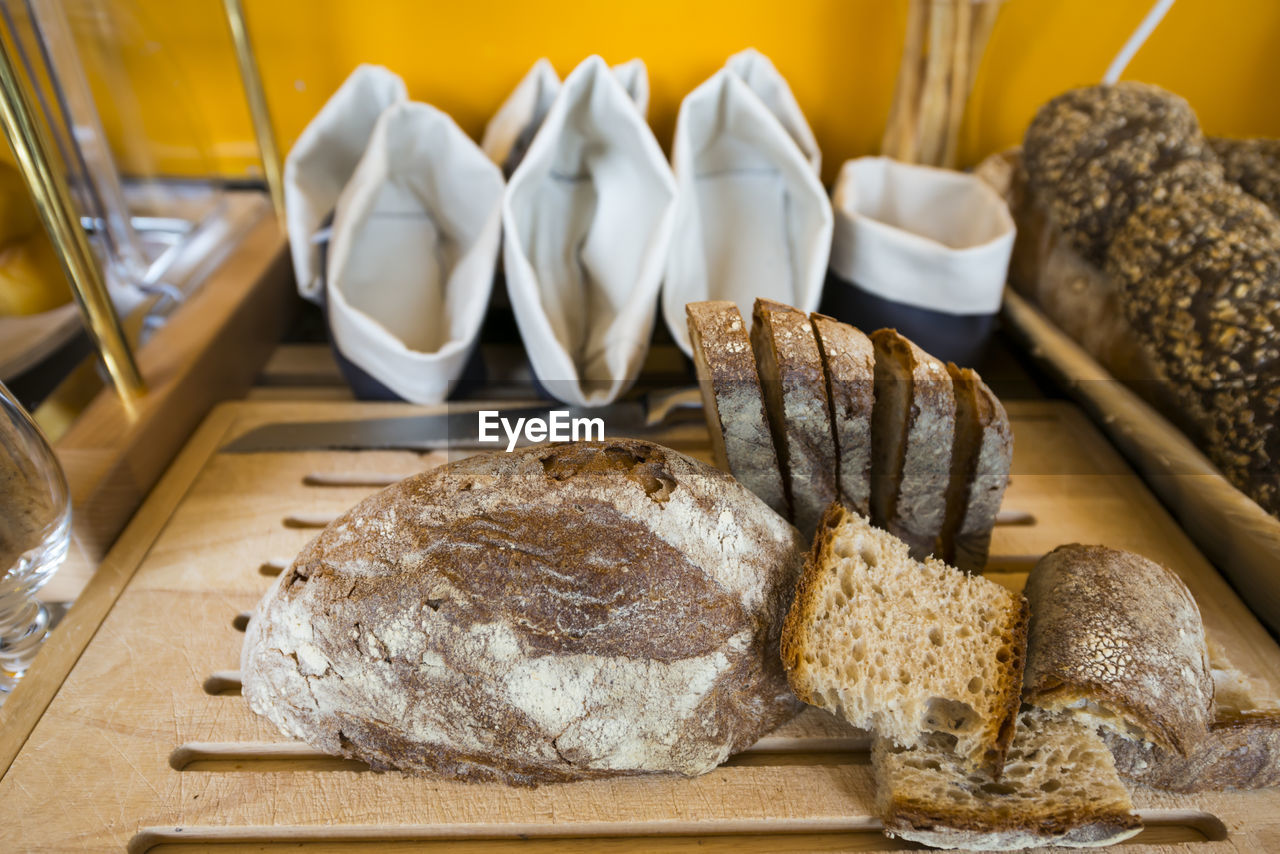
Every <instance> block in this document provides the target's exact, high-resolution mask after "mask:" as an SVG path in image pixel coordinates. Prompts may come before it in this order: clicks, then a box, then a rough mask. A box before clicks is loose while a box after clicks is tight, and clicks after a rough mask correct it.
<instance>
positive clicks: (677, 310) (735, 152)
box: [662, 68, 832, 353]
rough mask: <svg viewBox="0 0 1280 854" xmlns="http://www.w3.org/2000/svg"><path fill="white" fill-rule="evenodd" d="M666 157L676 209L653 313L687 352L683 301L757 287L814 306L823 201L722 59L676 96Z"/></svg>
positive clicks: (747, 311)
mask: <svg viewBox="0 0 1280 854" xmlns="http://www.w3.org/2000/svg"><path fill="white" fill-rule="evenodd" d="M672 159H673V161H674V164H675V175H676V187H677V195H676V216H675V229H674V233H673V236H672V244H671V251H670V253H669V256H668V261H667V271H666V283H665V285H664V286H663V292H662V308H663V316H664V318H665V320H666V323H667V326H668V328H669V329H670V330H671V334H672V337H673V338H675V340H676V343H677V344H678V345H679V346H680V348H681V349H682V350H684V352H685V353H690V352H691V348H690V344H689V333H688V329H687V326H686V320H685V310H684V307H685V304H686V303H689V302H696V301H700V300H707V299H726V300H732V301H733V302H735V303H737V304H738V307H739V309H740V310H741V311H742V313H743V316H744V317H750V316H751V306H752V303H753V302H754V301H755V299H756V298H757V297H768V298H771V299H776V300H778V301H780V302H783V303H786V304H788V305H794V306H797V307H799V308H802V309H804V310H805V311H812V310H815V309H816V308H817V307H818V303H819V301H820V300H821V297H822V286H823V282H824V280H825V277H826V271H827V258H828V255H829V253H830V250H831V233H832V213H831V202H830V200H829V199H828V198H827V193H826V191H825V190H824V189H823V187H822V185H821V184H820V183H819V181H818V178H817V176H816V174H815V173H814V171H813V170H812V168H811V166H810V163H809V161H808V160H807V159H806V157H805V156H804V154H803V153H802V152H801V150H800V149H799V147H798V146H797V145H796V144H795V142H794V141H793V140H792V138H791V136H790V135H789V134H788V133H787V131H786V129H785V128H784V127H783V125H782V123H781V122H779V121H778V119H777V117H776V116H775V115H774V114H773V113H772V112H771V111H770V110H769V108H768V106H767V105H766V104H765V103H764V102H763V101H762V100H761V99H760V98H759V97H758V96H757V95H756V93H755V92H754V91H753V90H752V89H751V88H750V87H749V86H748V85H747V84H746V83H745V82H744V81H743V80H742V79H741V78H740V77H739V76H738V75H736V74H734V73H733V72H732V71H730V70H729V69H728V68H725V69H722V70H721V71H719V72H717V73H716V74H715V75H714V76H712V77H711V79H710V80H708V81H706V82H705V83H703V84H702V85H701V86H699V87H698V88H697V89H695V90H694V91H693V92H691V93H690V94H689V95H688V96H687V97H686V98H685V99H684V102H683V103H682V104H681V105H680V113H679V116H678V118H677V121H676V135H675V144H674V146H673V153H672Z"/></svg>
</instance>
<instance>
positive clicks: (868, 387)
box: [809, 313, 875, 516]
mask: <svg viewBox="0 0 1280 854" xmlns="http://www.w3.org/2000/svg"><path fill="white" fill-rule="evenodd" d="M809 317H810V319H811V320H812V321H813V331H814V334H815V335H816V336H817V339H818V349H819V350H820V351H821V353H822V367H823V370H824V372H825V373H826V376H827V396H828V397H829V398H830V400H831V427H832V432H833V433H834V434H835V443H836V460H837V465H838V466H839V481H838V486H839V489H840V500H841V501H843V502H844V503H845V504H847V505H849V506H850V507H852V508H853V509H854V510H855V511H857V512H858V513H861V514H862V515H863V516H869V515H870V514H871V412H872V408H873V406H874V404H875V349H874V348H873V347H872V346H871V339H870V338H868V337H867V336H866V335H864V334H863V333H862V332H861V331H860V330H858V329H856V328H854V327H852V326H850V325H849V324H847V323H841V322H840V321H838V320H835V319H834V318H830V317H827V316H826V315H822V314H816V313H815V314H811V315H809Z"/></svg>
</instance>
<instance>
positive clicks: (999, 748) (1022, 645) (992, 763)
mask: <svg viewBox="0 0 1280 854" xmlns="http://www.w3.org/2000/svg"><path fill="white" fill-rule="evenodd" d="M852 512H854V511H852V510H850V509H849V508H848V507H846V506H845V505H843V504H841V503H840V502H839V501H836V502H832V504H831V506H830V507H828V508H827V512H826V513H825V514H823V517H822V522H821V523H820V524H819V525H818V530H817V533H815V534H814V538H813V545H812V546H811V547H810V548H809V554H808V557H807V558H806V559H805V563H804V569H803V570H802V571H801V573H800V580H799V581H798V582H797V583H796V590H795V597H794V598H793V599H792V602H791V607H790V610H789V611H788V612H787V618H786V620H785V621H784V622H783V624H782V641H781V645H780V651H781V659H782V666H783V668H784V669H785V670H786V673H787V681H788V683H789V684H790V685H791V690H792V691H794V692H795V695H796V696H797V697H799V698H800V699H801V700H803V701H804V702H806V703H812V702H813V701H814V699H815V698H814V696H813V695H812V694H810V693H809V692H808V690H807V688H806V686H804V685H798V684H797V683H796V681H795V680H794V679H793V677H792V674H795V673H798V672H800V670H801V667H802V664H803V661H804V652H805V651H804V647H803V640H802V639H803V635H804V631H803V627H804V626H805V625H808V624H810V623H812V622H813V621H814V620H815V618H816V616H817V613H818V611H819V610H820V609H821V608H822V606H823V603H822V601H821V595H822V588H823V576H824V567H826V566H827V565H828V564H829V563H830V561H831V560H832V559H833V555H834V554H835V535H836V531H837V530H838V529H839V527H840V523H841V521H842V520H843V518H844V516H845V514H846V513H852ZM1017 600H1018V615H1017V616H1016V617H1015V618H1014V620H1013V623H1012V625H1011V626H1010V627H1009V640H1008V645H1009V647H1010V649H1011V650H1012V654H1011V656H1010V659H1009V664H1008V667H1007V668H1006V670H1005V672H1006V673H1007V674H1008V682H1007V684H1005V685H1002V686H1001V687H1000V691H1001V693H1002V694H1003V695H1004V701H1003V702H1002V703H1001V707H1000V710H999V711H1000V715H999V718H998V719H997V720H995V721H991V722H989V723H988V724H987V730H988V732H989V733H990V734H991V748H990V749H989V750H988V751H987V754H986V756H985V757H984V760H985V762H986V765H987V767H988V769H989V770H990V771H991V772H992V773H993V774H994V775H995V776H996V777H999V776H1000V771H1001V769H1002V768H1003V767H1004V758H1005V754H1006V753H1007V752H1008V750H1009V744H1010V743H1011V742H1012V741H1013V736H1014V732H1015V729H1014V728H1015V726H1016V723H1017V715H1018V708H1019V705H1020V699H1019V698H1020V696H1021V693H1022V674H1023V668H1024V667H1025V664H1026V650H1027V626H1028V622H1029V620H1030V616H1031V611H1030V609H1029V607H1028V605H1027V600H1026V597H1023V596H1018V597H1017Z"/></svg>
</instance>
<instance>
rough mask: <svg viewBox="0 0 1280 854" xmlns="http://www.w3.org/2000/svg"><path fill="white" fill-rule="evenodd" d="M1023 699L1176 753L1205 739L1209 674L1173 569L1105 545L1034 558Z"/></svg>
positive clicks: (1195, 615) (1195, 618)
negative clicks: (1038, 559)
mask: <svg viewBox="0 0 1280 854" xmlns="http://www.w3.org/2000/svg"><path fill="white" fill-rule="evenodd" d="M1024 593H1025V595H1026V597H1027V599H1028V601H1029V602H1030V603H1031V613H1032V618H1031V626H1030V632H1029V636H1028V643H1027V667H1026V676H1025V687H1024V691H1023V701H1024V702H1027V703H1031V704H1033V705H1036V706H1039V707H1041V708H1045V709H1050V710H1054V711H1067V712H1070V713H1071V714H1073V715H1076V716H1078V717H1082V718H1084V719H1086V720H1089V721H1090V722H1091V723H1093V724H1095V725H1097V726H1101V727H1104V728H1106V729H1109V730H1111V731H1112V732H1115V733H1116V734H1118V735H1120V736H1122V737H1125V738H1129V739H1136V740H1142V741H1150V742H1152V743H1154V744H1156V745H1157V746H1159V747H1161V748H1163V749H1165V750H1169V751H1172V752H1175V753H1178V754H1180V755H1184V756H1185V755H1187V754H1188V753H1190V752H1191V751H1192V750H1194V749H1195V747H1196V746H1197V745H1198V744H1199V743H1200V742H1201V741H1203V740H1204V738H1205V736H1206V735H1207V733H1208V727H1209V723H1210V721H1211V720H1212V717H1213V679H1212V677H1211V675H1210V671H1209V654H1208V650H1207V648H1206V645H1205V637H1204V627H1203V625H1202V624H1201V621H1200V609H1199V608H1197V607H1196V603H1195V600H1194V599H1193V598H1192V597H1191V593H1190V591H1188V590H1187V587H1186V585H1185V584H1183V583H1182V580H1181V579H1180V578H1178V576H1177V575H1175V574H1174V573H1173V572H1171V571H1170V570H1168V569H1166V568H1165V567H1163V566H1160V565H1159V564H1157V563H1155V562H1153V561H1150V560H1147V559H1146V558H1144V557H1141V556H1140V555H1135V554H1132V553H1130V552H1122V551H1117V550H1115V549H1109V548H1105V547H1103V546H1082V545H1078V544H1072V545H1066V546H1059V547H1058V548H1057V549H1054V550H1053V551H1052V552H1050V553H1049V554H1047V555H1045V556H1044V557H1043V558H1041V559H1040V561H1039V562H1038V563H1037V564H1036V566H1035V568H1034V569H1033V570H1032V571H1031V574H1030V576H1029V577H1028V578H1027V585H1026V588H1025V590H1024Z"/></svg>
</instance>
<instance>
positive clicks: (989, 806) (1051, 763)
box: [871, 709, 1142, 851]
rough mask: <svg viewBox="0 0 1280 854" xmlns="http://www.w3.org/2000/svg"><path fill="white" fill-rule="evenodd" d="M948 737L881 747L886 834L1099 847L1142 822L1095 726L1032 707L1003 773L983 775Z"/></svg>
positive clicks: (876, 759)
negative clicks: (958, 754) (969, 765)
mask: <svg viewBox="0 0 1280 854" xmlns="http://www.w3.org/2000/svg"><path fill="white" fill-rule="evenodd" d="M940 740H941V739H939V737H937V736H934V737H931V739H930V741H929V743H927V744H925V745H923V746H921V747H917V748H914V749H903V748H900V747H897V746H895V745H894V744H892V743H891V742H889V741H888V740H887V739H879V740H877V741H876V744H875V746H874V747H873V748H872V754H871V761H872V765H873V768H874V772H875V777H876V807H877V810H878V812H879V813H880V818H881V820H883V822H884V832H885V833H886V834H888V835H889V836H898V837H901V838H903V839H909V840H912V841H913V842H923V843H924V844H926V845H932V846H934V847H936V848H967V849H973V850H978V851H1004V850H1010V849H1016V848H1033V847H1039V846H1042V845H1063V846H1067V847H1072V848H1092V847H1097V846H1102V845H1111V844H1113V843H1116V842H1119V841H1121V840H1123V839H1128V838H1129V837H1131V836H1133V835H1134V834H1136V833H1138V832H1139V831H1140V830H1142V820H1141V819H1140V818H1139V817H1138V815H1137V814H1136V813H1135V812H1134V810H1133V802H1132V801H1131V800H1130V799H1129V793H1128V792H1127V791H1125V787H1124V784H1122V783H1121V782H1120V777H1119V775H1117V774H1116V769H1115V766H1114V765H1113V764H1112V761H1111V754H1110V753H1109V752H1108V751H1107V748H1106V745H1104V744H1103V743H1102V740H1101V739H1100V738H1099V737H1098V735H1097V734H1096V733H1094V732H1093V731H1092V730H1090V729H1089V728H1088V727H1086V726H1085V725H1083V724H1081V723H1079V722H1077V721H1075V720H1074V719H1071V718H1062V717H1055V716H1052V715H1050V714H1049V713H1047V712H1044V711H1041V710H1038V709H1033V710H1028V711H1025V712H1023V713H1022V714H1020V715H1019V716H1018V733H1017V735H1015V736H1014V739H1013V744H1011V745H1010V746H1009V753H1008V757H1007V759H1006V761H1005V766H1004V774H1003V775H1002V776H1001V777H1000V779H999V780H997V779H995V778H993V777H991V776H990V775H989V774H974V773H973V771H972V770H971V769H969V768H967V767H965V766H964V764H963V763H962V762H961V761H959V759H958V757H956V755H955V754H954V753H952V752H951V751H950V750H949V749H948V748H947V746H946V745H943V744H937V743H935V742H937V741H940Z"/></svg>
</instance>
